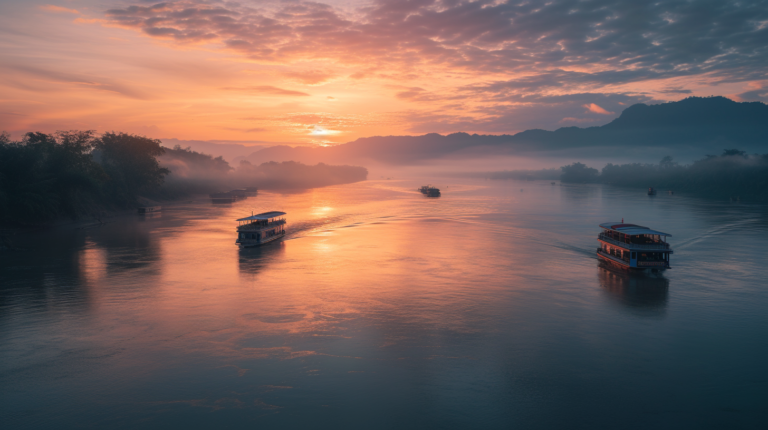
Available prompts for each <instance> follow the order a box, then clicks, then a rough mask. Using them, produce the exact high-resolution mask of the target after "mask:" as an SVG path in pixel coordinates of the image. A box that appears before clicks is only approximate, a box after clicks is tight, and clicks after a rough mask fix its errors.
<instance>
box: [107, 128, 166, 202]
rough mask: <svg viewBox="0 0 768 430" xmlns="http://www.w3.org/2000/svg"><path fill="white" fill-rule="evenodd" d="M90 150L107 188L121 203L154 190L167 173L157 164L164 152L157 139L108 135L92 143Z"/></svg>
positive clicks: (128, 135) (117, 134) (130, 135)
mask: <svg viewBox="0 0 768 430" xmlns="http://www.w3.org/2000/svg"><path fill="white" fill-rule="evenodd" d="M94 148H95V153H94V156H95V158H96V159H97V160H98V161H99V163H100V164H101V165H102V166H103V167H104V171H105V172H106V173H107V175H108V177H109V181H108V186H109V188H110V189H111V191H112V192H113V193H115V194H117V195H118V196H119V197H120V198H121V199H122V200H133V199H134V198H135V196H136V195H138V194H140V193H142V192H146V191H152V190H154V189H157V188H158V187H159V186H160V185H161V184H162V183H163V178H164V177H165V175H167V174H168V173H170V170H168V169H166V168H164V167H160V164H159V163H158V161H157V158H156V157H158V156H160V155H162V154H164V153H165V150H164V149H163V147H162V146H160V141H159V140H157V139H149V138H147V137H144V136H136V135H132V134H126V133H114V132H109V133H104V135H103V136H101V137H100V138H98V139H96V140H95V141H94Z"/></svg>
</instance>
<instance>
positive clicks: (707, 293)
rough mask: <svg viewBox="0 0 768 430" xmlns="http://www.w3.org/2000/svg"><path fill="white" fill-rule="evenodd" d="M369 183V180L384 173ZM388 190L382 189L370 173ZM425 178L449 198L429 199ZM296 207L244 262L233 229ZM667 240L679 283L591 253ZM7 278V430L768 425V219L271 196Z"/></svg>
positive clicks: (498, 188) (610, 205)
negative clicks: (632, 233) (277, 236)
mask: <svg viewBox="0 0 768 430" xmlns="http://www.w3.org/2000/svg"><path fill="white" fill-rule="evenodd" d="M372 176H373V175H372ZM376 177H378V176H376ZM428 182H431V183H432V184H433V185H435V186H437V187H438V188H440V189H441V191H442V197H440V198H437V199H429V198H425V197H424V196H422V195H421V194H420V193H418V192H417V191H416V188H417V187H418V186H420V185H424V184H426V183H428ZM268 210H281V211H285V212H287V219H288V228H287V230H288V234H287V236H286V238H285V239H284V240H283V241H282V242H279V243H273V244H270V245H267V246H264V247H261V248H256V249H248V250H239V249H238V248H237V247H236V246H235V243H234V241H235V239H236V234H235V227H236V225H237V224H236V222H235V220H236V219H237V218H241V217H243V216H247V215H250V214H251V212H252V211H253V212H256V213H258V212H263V211H268ZM622 218H624V221H626V222H630V223H636V224H640V225H645V226H648V227H651V228H655V229H659V230H662V231H666V232H669V233H671V234H672V235H673V237H672V238H670V242H671V244H672V246H673V249H674V250H675V254H673V256H672V258H671V265H672V267H673V269H672V270H669V271H667V272H665V273H664V274H663V275H651V276H630V275H628V274H626V273H624V272H620V271H614V270H608V269H606V268H604V267H602V266H600V264H599V263H598V261H597V259H596V257H595V250H596V248H597V241H596V237H597V234H598V233H599V227H598V224H599V223H601V222H607V221H619V220H621V219H622ZM14 243H15V244H16V245H19V246H23V247H25V248H28V249H27V250H26V251H20V252H5V253H3V259H2V261H0V346H1V347H0V405H1V406H0V416H3V417H4V418H3V421H4V422H6V423H9V424H10V428H81V427H99V428H104V427H109V428H137V427H142V428H168V427H184V428H213V427H245V426H262V427H270V428H272V427H280V428H295V427H300V426H301V427H308V426H311V427H320V428H331V427H335V428H339V427H343V428H348V427H355V428H382V429H389V428H509V427H512V426H518V427H521V428H637V429H647V428H670V429H672V428H674V429H679V428H760V425H761V424H764V423H765V422H766V419H768V413H767V412H766V409H765V405H766V404H767V402H768V370H766V367H765V365H764V359H765V357H766V356H768V343H766V342H765V339H766V338H768V316H766V315H768V313H766V312H765V310H766V309H768V291H766V282H765V279H766V276H767V275H768V269H766V268H765V266H764V262H765V255H766V253H765V249H766V248H767V247H768V208H767V207H766V206H764V205H747V204H741V203H729V202H724V201H714V200H702V199H695V198H690V197H685V196H683V195H666V194H661V193H660V194H659V195H658V196H655V197H649V196H647V195H646V194H645V190H644V189H638V190H634V189H619V188H612V187H609V186H602V185H598V184H592V185H570V186H568V185H560V184H559V183H558V184H557V185H554V186H553V185H551V184H550V181H532V182H516V181H483V180H472V179H456V178H450V179H434V178H430V179H394V180H378V179H377V180H369V181H367V182H361V183H355V184H349V185H343V186H334V187H327V188H319V189H314V190H310V191H306V192H299V193H285V194H281V193H268V192H260V193H259V195H258V196H257V197H252V198H250V199H247V200H244V201H239V202H237V203H234V204H231V205H213V204H210V203H209V202H208V201H207V200H203V199H200V200H197V201H193V202H188V203H182V204H175V205H171V206H167V207H165V208H164V209H163V211H162V212H161V213H159V214H155V215H153V216H144V217H142V216H133V215H131V216H124V217H120V218H118V219H116V220H114V222H111V223H109V224H106V225H104V226H102V227H98V228H91V229H85V230H46V231H39V232H35V233H32V234H29V235H26V236H23V237H18V236H16V237H14Z"/></svg>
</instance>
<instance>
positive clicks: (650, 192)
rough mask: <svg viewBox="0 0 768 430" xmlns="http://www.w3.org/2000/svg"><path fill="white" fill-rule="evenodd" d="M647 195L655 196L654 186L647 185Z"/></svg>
mask: <svg viewBox="0 0 768 430" xmlns="http://www.w3.org/2000/svg"><path fill="white" fill-rule="evenodd" d="M648 195H649V196H655V195H656V188H653V187H649V188H648Z"/></svg>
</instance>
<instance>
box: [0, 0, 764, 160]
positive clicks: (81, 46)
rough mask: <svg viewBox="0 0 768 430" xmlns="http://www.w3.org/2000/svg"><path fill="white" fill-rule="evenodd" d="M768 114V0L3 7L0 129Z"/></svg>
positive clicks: (230, 130)
mask: <svg viewBox="0 0 768 430" xmlns="http://www.w3.org/2000/svg"><path fill="white" fill-rule="evenodd" d="M710 95H722V96H726V97H729V98H731V99H734V100H737V101H764V102H765V101H768V1H677V0H665V1H662V2H658V1H642V0H633V1H626V0H594V1H570V0H551V1H546V2H543V1H542V2H538V1H509V2H505V1H482V0H480V1H461V0H443V1H433V0H395V1H384V0H381V1H351V0H342V1H317V2H306V1H255V0H254V1H248V0H242V1H213V0H181V1H167V2H157V1H144V0H132V1H130V0H128V1H123V0H60V1H50V0H49V1H37V0H24V1H12V0H0V130H5V131H7V132H10V133H11V135H12V136H13V137H20V136H21V135H22V134H23V133H24V132H28V131H42V132H54V131H56V130H68V129H93V130H96V131H99V132H104V131H124V132H128V133H135V134H141V135H145V136H148V137H152V138H177V139H197V140H225V141H226V140H228V141H236V142H245V143H251V144H259V143H260V142H285V143H291V144H298V145H333V144H338V143H344V142H349V141H352V140H355V139H357V138H360V137H366V136H386V135H414V134H425V133H441V134H445V133H452V132H459V131H462V132H468V133H478V134H505V133H506V134H511V133H515V132H519V131H523V130H526V129H532V128H542V129H547V130H554V129H557V128H560V127H566V126H579V127H588V126H595V125H602V124H606V123H608V122H610V121H611V120H612V119H614V118H616V117H617V116H618V115H619V114H620V113H621V111H622V110H623V109H624V108H626V107H628V106H630V105H632V104H635V103H661V102H665V101H675V100H680V99H683V98H685V97H689V96H710Z"/></svg>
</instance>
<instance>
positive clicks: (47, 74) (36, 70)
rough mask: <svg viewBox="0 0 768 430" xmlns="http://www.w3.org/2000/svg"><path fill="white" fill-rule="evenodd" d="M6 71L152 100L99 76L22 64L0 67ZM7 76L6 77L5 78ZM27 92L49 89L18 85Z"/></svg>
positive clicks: (144, 93)
mask: <svg viewBox="0 0 768 430" xmlns="http://www.w3.org/2000/svg"><path fill="white" fill-rule="evenodd" d="M2 69H6V70H7V71H9V72H10V73H20V74H22V75H24V76H25V77H26V78H32V79H34V80H37V81H42V82H48V83H55V84H59V85H61V84H64V85H65V86H70V87H76V88H79V89H82V90H95V91H107V92H113V93H117V94H121V95H123V96H125V97H129V98H134V99H139V100H148V99H150V98H152V97H151V96H150V95H149V94H148V93H146V92H144V91H141V90H139V89H136V88H134V87H133V86H130V85H126V84H123V83H120V82H117V81H114V80H112V79H109V78H103V77H100V76H89V75H82V74H77V73H68V72H64V71H58V70H50V69H46V68H43V67H35V66H29V65H24V64H7V65H0V70H2ZM7 76H9V75H6V77H7ZM19 87H20V88H23V89H25V90H27V91H37V92H49V91H50V89H49V88H46V87H39V88H36V87H35V86H32V85H24V84H22V85H19Z"/></svg>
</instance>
